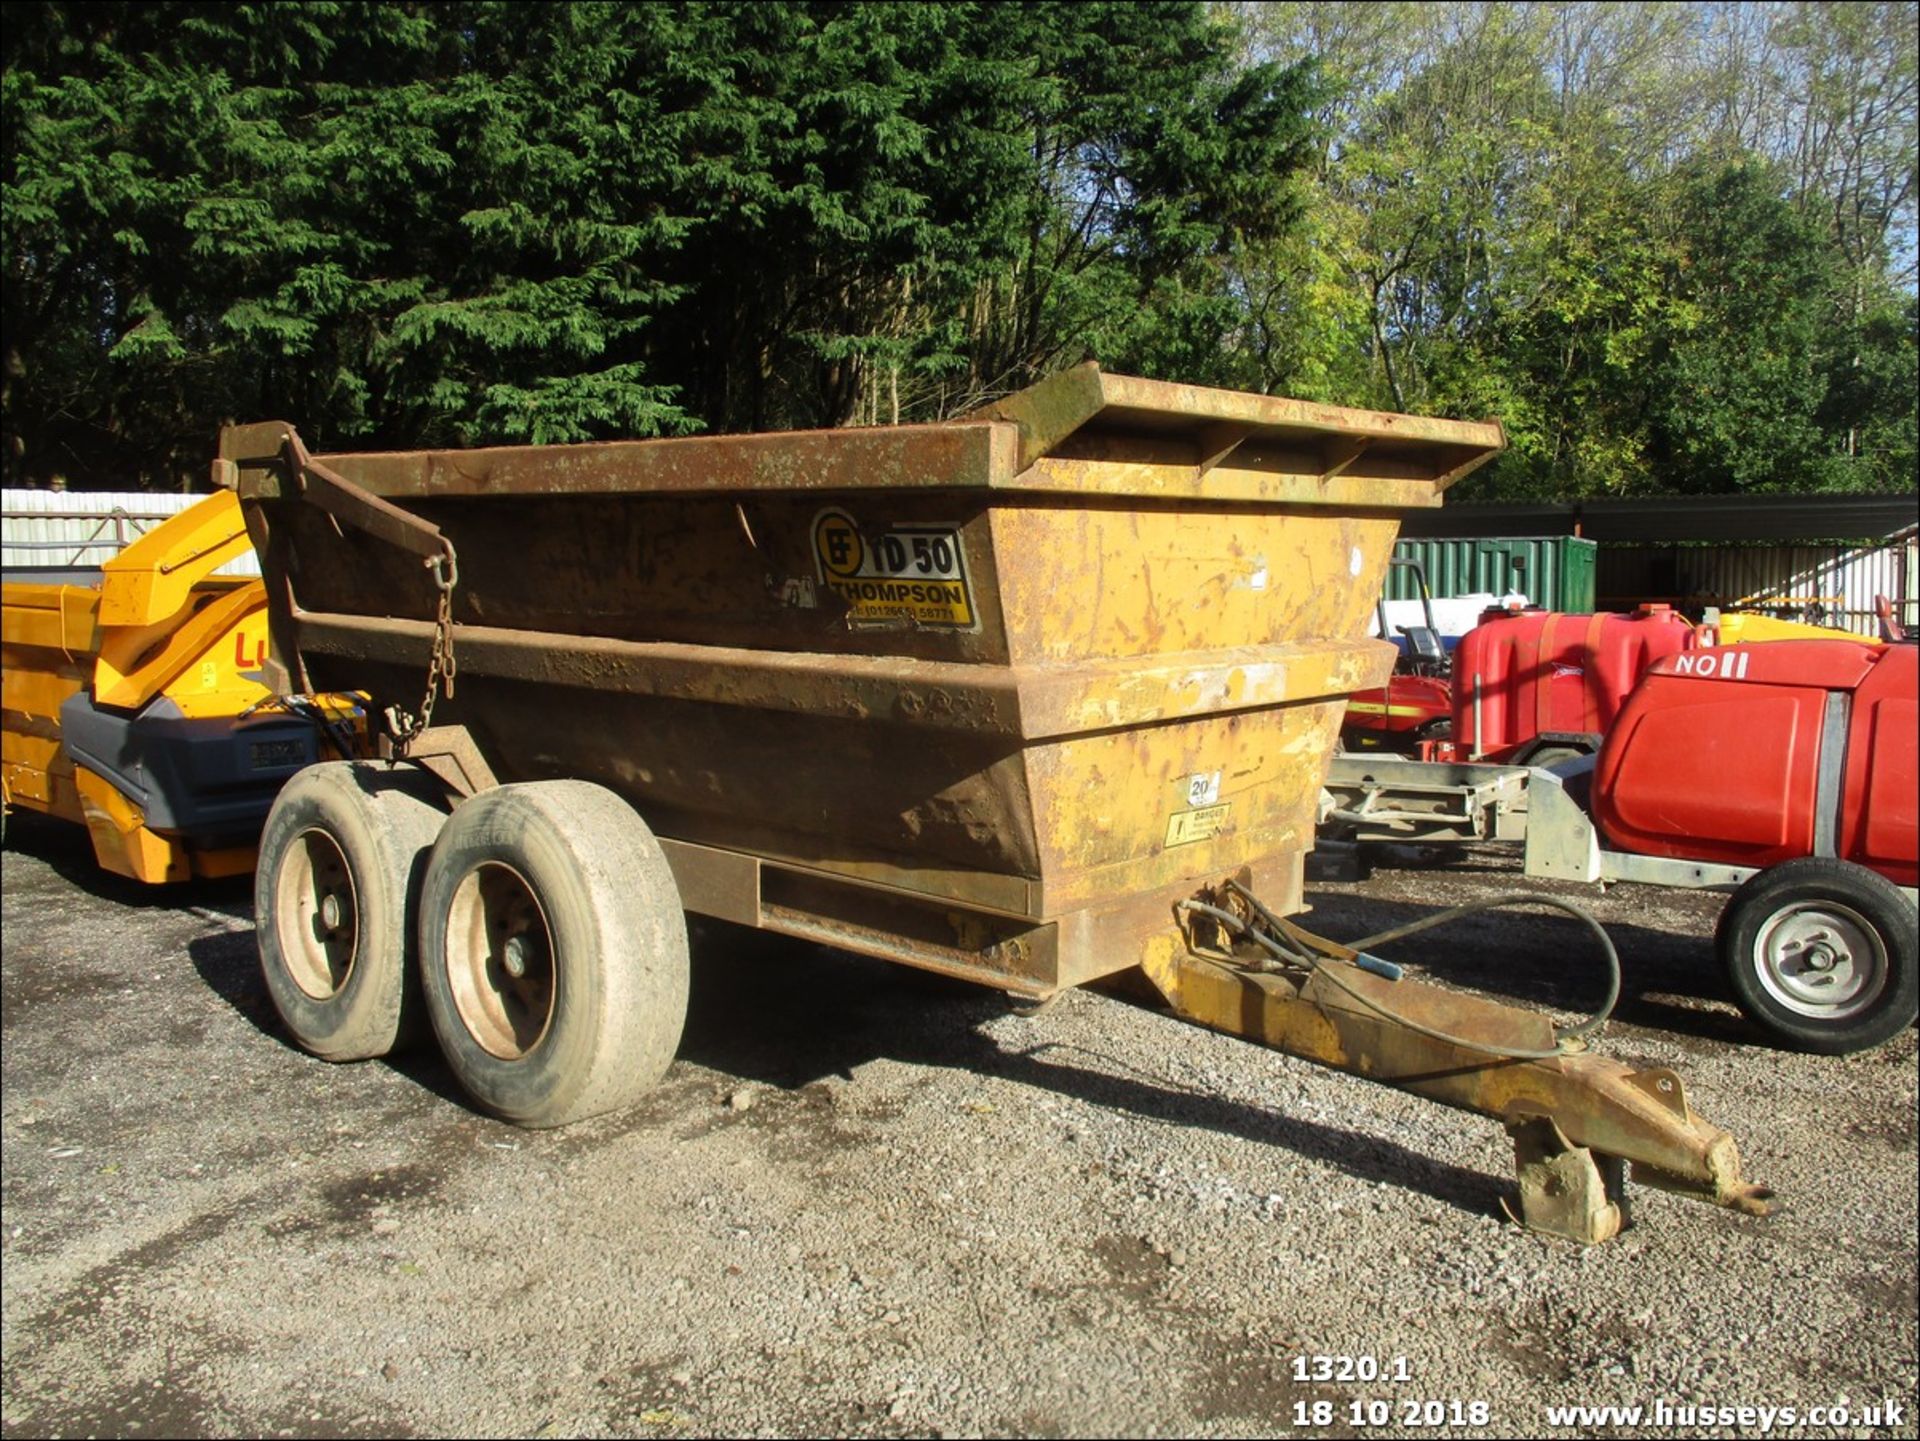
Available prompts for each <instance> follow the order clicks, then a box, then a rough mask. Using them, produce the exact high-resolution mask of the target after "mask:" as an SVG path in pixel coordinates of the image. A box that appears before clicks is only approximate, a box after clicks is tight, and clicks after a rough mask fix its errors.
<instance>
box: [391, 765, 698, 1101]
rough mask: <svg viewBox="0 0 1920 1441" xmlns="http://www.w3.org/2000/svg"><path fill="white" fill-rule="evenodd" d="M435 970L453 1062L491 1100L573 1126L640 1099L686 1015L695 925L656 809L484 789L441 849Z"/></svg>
mask: <svg viewBox="0 0 1920 1441" xmlns="http://www.w3.org/2000/svg"><path fill="white" fill-rule="evenodd" d="M420 925H421V931H420V956H421V967H420V978H421V988H422V990H423V991H424V993H425V995H426V1002H427V1014H428V1015H429V1016H431V1017H432V1020H433V1029H434V1033H435V1034H436V1035H437V1036H438V1037H439V1040H440V1047H441V1050H442V1051H443V1052H445V1054H446V1057H447V1063H448V1064H449V1065H450V1066H451V1067H452V1068H453V1073H454V1075H455V1076H457V1077H458V1078H459V1080H460V1084H461V1085H463V1086H464V1087H466V1089H467V1091H468V1092H469V1093H470V1094H471V1095H472V1096H473V1098H474V1099H475V1100H476V1101H478V1102H479V1103H480V1105H481V1106H483V1107H484V1108H485V1109H487V1110H488V1111H491V1112H492V1113H493V1114H495V1115H497V1116H499V1117H501V1118H502V1119H503V1120H507V1121H512V1122H514V1123H515V1124H516V1125H521V1126H562V1125H566V1124H567V1123H568V1122H570V1121H578V1120H582V1119H584V1118H585V1117H588V1116H593V1115H598V1114H599V1113H601V1112H603V1111H611V1110H617V1109H619V1108H620V1107H622V1106H626V1105H630V1104H631V1103H632V1102H634V1101H636V1100H638V1099H639V1098H640V1096H641V1095H642V1094H644V1093H645V1092H646V1091H647V1090H648V1088H650V1087H651V1086H652V1085H653V1084H654V1083H655V1082H656V1081H658V1080H659V1079H660V1077H661V1076H662V1075H664V1074H665V1073H666V1070H667V1067H668V1066H669V1065H670V1064H672V1061H673V1055H674V1051H675V1050H676V1049H677V1048H678V1046H679V1044H680V1030H681V1026H682V1025H683V1024H684V1022H685V1020H686V1012H687V928H686V916H685V913H684V912H683V911H682V910H681V907H680V896H679V891H678V888H677V887H676V886H675V884H674V880H673V872H672V871H671V870H669V869H668V867H667V858H666V855H665V854H664V853H663V852H662V851H661V849H660V843H659V842H658V841H656V840H655V839H654V837H653V832H652V831H650V830H648V829H647V824H646V822H645V821H643V820H641V819H640V817H639V816H638V815H637V814H636V813H635V812H634V810H633V808H632V807H631V806H629V805H628V804H627V803H626V802H625V801H623V800H621V799H620V797H619V796H617V795H615V794H614V793H613V792H612V791H609V790H607V789H605V788H604V787H602V786H598V785H594V784H592V783H590V782H587V781H541V782H536V783H532V784H526V785H510V786H502V787H500V788H498V789H496V790H489V791H484V792H482V793H481V794H480V795H478V796H475V797H474V798H473V799H472V800H469V801H467V802H466V803H465V804H464V805H462V806H461V807H460V808H459V809H458V810H456V811H455V812H454V814H453V819H451V820H450V821H448V822H447V825H446V828H445V829H444V830H443V831H442V832H441V835H440V839H439V841H438V842H436V843H435V845H434V848H433V856H432V859H431V860H430V861H429V862H428V865H427V876H426V881H425V885H424V887H423V891H422V895H421V905H420Z"/></svg>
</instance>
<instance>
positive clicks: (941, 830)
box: [219, 366, 1761, 1239]
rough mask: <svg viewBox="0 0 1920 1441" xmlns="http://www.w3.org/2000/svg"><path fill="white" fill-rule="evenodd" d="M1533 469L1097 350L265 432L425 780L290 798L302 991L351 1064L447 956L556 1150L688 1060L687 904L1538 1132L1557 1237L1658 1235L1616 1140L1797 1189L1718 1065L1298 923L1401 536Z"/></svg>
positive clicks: (269, 839) (296, 979) (300, 686)
mask: <svg viewBox="0 0 1920 1441" xmlns="http://www.w3.org/2000/svg"><path fill="white" fill-rule="evenodd" d="M1503 443H1504V442H1503V436H1502V433H1501V431H1500V428H1499V427H1498V426H1497V425H1493V424H1479V423H1465V422H1458V421H1446V420H1432V419H1424V418H1420V417H1414V416H1405V415H1387V414H1380V413H1375V412H1368V411H1356V410H1345V409H1340V408H1337V407H1331V406H1322V405H1313V404H1307V403H1303V402H1300V401H1293V400H1285V399H1281V398H1278V397H1272V396H1261V395H1246V394H1239V393H1234V392H1226V391H1219V390H1208V389H1201V388H1197V387H1191V386H1184V385H1176V384H1169V383H1165V382H1156V381H1148V380H1140V379H1134V378H1131V377H1126V376H1116V375H1109V374H1105V373H1102V372H1101V371H1100V370H1098V369H1097V368H1094V367H1092V366H1086V367H1082V368H1080V369H1077V370H1073V371H1069V372H1067V373H1065V374H1062V375H1059V376H1056V377H1054V378H1052V379H1050V380H1047V381H1045V382H1042V383H1041V384H1039V385H1037V386H1034V387H1032V388H1031V389H1029V390H1026V391H1024V392H1021V393H1020V394H1017V395H1014V396H1012V397H1009V398H1008V399H1006V400H1005V401H1003V402H1001V403H999V404H997V405H995V406H993V407H992V408H991V409H989V410H987V411H985V412H982V413H980V414H978V415H975V416H971V417H968V418H965V419H962V420H957V421H953V422H948V423H943V424H936V425H918V426H897V427H886V428H874V429H854V430H840V431H823V432H799V433H792V434H774V435H749V436H722V437H696V438H691V439H683V440H658V441H639V442H624V443H610V444H591V445H576V446H553V447H545V448H536V447H510V448H500V449H489V450H475V451H430V452H415V453H408V454H343V455H330V456H325V457H316V456H314V455H311V454H309V453H308V452H307V450H306V449H305V447H304V446H303V445H302V444H301V442H300V440H299V437H298V435H297V434H296V433H295V431H294V429H293V428H292V427H291V426H289V425H287V424H284V423H281V422H268V423H263V424H256V425H248V426H241V427H234V428H231V429H229V430H228V431H227V432H226V433H225V435H224V436H223V439H222V452H221V457H222V458H221V461H220V463H219V471H220V473H221V475H222V477H223V479H224V481H225V482H226V483H229V484H233V485H235V486H236V487H237V489H238V491H239V494H240V496H241V500H242V503H243V505H244V507H245V510H246V514H247V519H248V523H249V525H250V527H251V528H252V532H253V536H254V540H255V544H256V548H257V549H258V550H259V552H260V554H261V557H262V566H263V573H264V575H265V578H266V585H267V594H268V605H269V610H270V614H271V617H272V627H273V649H274V654H275V656H276V657H277V659H278V661H279V662H280V663H281V664H282V665H284V666H285V667H286V669H287V672H288V675H287V679H286V681H285V683H284V684H285V686H286V688H288V689H291V690H295V691H302V692H306V691H313V690H317V689H326V688H331V687H339V686H343V685H349V684H350V685H353V686H355V687H356V688H363V689H366V690H367V691H369V692H370V693H371V694H372V696H373V697H374V705H375V707H377V708H378V709H379V710H380V711H381V712H382V713H384V714H385V716H386V718H387V723H388V731H389V733H388V736H387V751H388V754H389V755H390V757H391V758H392V759H391V761H390V762H389V763H386V764H384V765H383V764H380V763H373V762H369V763H362V764H359V765H350V766H339V767H329V766H319V767H315V768H314V769H312V770H310V771H308V772H306V773H304V774H303V775H302V776H301V777H299V778H297V779H296V780H295V781H294V782H293V783H292V784H291V785H290V786H289V787H288V788H287V790H286V791H284V792H283V793H282V795H281V798H280V800H279V802H278V803H277V804H276V806H275V809H274V813H273V816H272V817H271V818H270V819H269V821H268V824H267V828H266V831H265V833H264V835H263V838H262V843H261V860H260V868H259V871H258V873H257V879H256V889H255V896H256V904H257V910H258V922H259V925H258V929H259V937H260V945H261V952H262V959H263V968H264V971H265V975H266V979H267V984H268V987H269V990H270V991H271V992H272V994H273V997H274V1000H275V1002H276V1004H277V1005H278V1007H279V1009H280V1012H281V1015H282V1017H283V1018H284V1019H285V1020H286V1022H287V1025H288V1027H289V1029H290V1030H291V1031H292V1032H293V1034H294V1035H295V1036H296V1038H298V1039H299V1040H300V1041H301V1042H302V1043H303V1044H305V1045H307V1046H308V1047H309V1048H310V1049H312V1050H314V1051H315V1052H317V1053H318V1054H321V1055H324V1056H328V1057H331V1058H335V1059H348V1058H352V1057H356V1056H365V1055H371V1054H377V1053H378V1052H380V1051H381V1050H383V1049H385V1048H386V1047H388V1046H390V1045H391V1044H393V1042H394V1039H395V1038H396V1036H397V1035H398V1034H399V1031H400V1018H401V1014H402V1010H403V998H404V996H405V995H406V994H408V986H409V971H410V969H417V973H418V976H419V981H420V989H421V992H422V994H423V995H424V1002H425V1006H426V1009H427V1013H428V1015H429V1016H430V1017H431V1020H432V1022H433V1029H434V1032H435V1034H436V1035H437V1037H438V1039H439V1041H440V1044H441V1047H442V1049H443V1050H444V1052H445V1053H446V1055H447V1057H448V1060H449V1063H450V1064H451V1066H452V1068H453V1070H454V1073H455V1074H456V1075H457V1076H458V1077H459V1079H460V1080H461V1082H462V1084H463V1085H465V1086H466V1088H467V1089H468V1090H469V1091H470V1092H471V1093H472V1094H473V1095H474V1096H475V1098H476V1099H477V1100H478V1101H479V1102H480V1103H481V1104H482V1105H483V1106H485V1107H487V1108H488V1109H490V1110H492V1111H493V1112H495V1113H496V1114H499V1115H501V1116H504V1117H507V1118H509V1119H511V1120H514V1121H518V1122H521V1123H525V1124H531V1125H556V1124H560V1123H563V1122H566V1121H570V1120H573V1119H576V1118H578V1117H581V1116H586V1115H591V1114H593V1113H594V1112H596V1111H603V1110H606V1109H609V1108H611V1107H614V1106H618V1105H622V1104H625V1103H627V1102H628V1101H630V1100H632V1099H633V1098H634V1097H636V1096H637V1095H638V1094H639V1093H640V1092H641V1091H642V1090H644V1089H645V1088H646V1087H647V1086H648V1085H650V1084H651V1083H652V1082H653V1081H654V1080H656V1079H657V1078H658V1077H659V1075H660V1074H661V1072H662V1071H663V1070H664V1069H665V1067H666V1066H667V1064H668V1063H669V1062H670V1061H671V1059H672V1056H673V1052H674V1049H675V1047H676V1045H677V1043H678V1037H679V1033H680V1025H681V1018H682V1015H683V1013H684V1008H685V997H686V970H687V964H688V962H687V954H686V942H685V932H684V925H683V919H682V913H683V911H695V912H699V913H702V914H706V915H712V916H718V917H722V918H724V919H728V920H732V921H737V922H742V923H745V924H748V925H752V926H758V927H762V928H765V929H769V930H774V931H778V932H781V933H784V934H787V935H792V936H798V937H804V938H808V939H813V940H819V941H824V942H828V943H830V944H833V945H838V946H844V947H847V948H850V949H853V950H857V951H863V952H867V953H869V954H873V955H878V956H882V957H886V958H888V959H891V960H896V961H899V962H902V963H904V964H908V965H914V966H920V967H925V968H928V969H932V970H937V971H941V972H944V973H946V974H949V975H954V976H960V977H964V978H967V979H969V980H973V981H977V982H981V983H983V984H986V985H990V986H994V987H996V988H999V989H1002V990H1005V991H1008V992H1012V993H1014V994H1016V995H1019V996H1023V997H1028V998H1033V999H1036V1000H1038V999H1043V998H1045V997H1048V996H1050V995H1052V994H1054V993H1056V992H1058V991H1060V990H1062V989H1065V988H1068V987H1072V986H1077V985H1081V984H1084V983H1086V982H1088V981H1091V980H1095V979H1098V978H1100V977H1103V976H1108V975H1112V974H1114V973H1116V972H1122V971H1135V970H1137V971H1140V972H1143V973H1144V976H1145V978H1146V979H1147V980H1149V981H1151V983H1152V985H1153V986H1154V987H1156V988H1158V990H1159V992H1160V994H1161V995H1163V996H1164V997H1165V998H1166V1000H1167V1001H1168V1003H1169V1004H1170V1005H1172V1007H1173V1008H1174V1009H1175V1010H1176V1011H1177V1012H1178V1013H1179V1014H1181V1015H1182V1016H1185V1017H1187V1018H1188V1019H1191V1020H1194V1021H1197V1022H1199V1023H1201V1024H1205V1025H1208V1026H1213V1027H1217V1028H1219V1029H1222V1030H1227V1031H1231V1032H1233V1033H1235V1034H1239V1035H1243V1036H1246V1037H1249V1038H1250V1039H1255V1040H1259V1041H1262V1042H1264V1043H1267V1044H1270V1045H1275V1046H1279V1047H1282V1048H1284V1049H1287V1050H1290V1051H1294V1052H1296V1053H1299V1054H1302V1055H1307V1056H1310V1057H1312V1058H1313V1059H1316V1060H1319V1061H1322V1062H1324V1063H1326V1064H1330V1065H1336V1066H1340V1067H1343V1068H1345V1069H1349V1070H1353V1071H1356V1072H1359V1073H1361V1074H1365V1075H1369V1076H1372V1077H1374V1078H1375V1079H1380V1080H1386V1081H1390V1082H1393V1083H1395V1084H1399V1085H1403V1086H1406V1087H1408V1088H1409V1089H1412V1090H1415V1091H1418V1092H1419V1093H1421V1094H1424V1095H1429V1096H1432V1097H1433V1098H1434V1099H1436V1100H1441V1101H1444V1102H1447V1103H1449V1104H1454V1105H1459V1106H1465V1107H1469V1108H1473V1109H1477V1110H1483V1111H1487V1112H1490V1113H1492V1114H1494V1115H1497V1116H1499V1117H1500V1118H1501V1119H1502V1120H1504V1121H1505V1122H1506V1123H1507V1124H1508V1125H1509V1126H1511V1127H1513V1128H1514V1134H1515V1137H1516V1147H1517V1149H1518V1152H1519V1155H1520V1157H1521V1160H1522V1163H1523V1165H1522V1197H1523V1209H1524V1211H1525V1213H1526V1215H1527V1217H1528V1219H1529V1220H1530V1221H1531V1222H1532V1223H1533V1224H1536V1225H1541V1226H1543V1227H1546V1228H1548V1229H1555V1230H1560V1231H1564V1232H1566V1233H1567V1234H1574V1235H1579V1236H1581V1237H1583V1238H1584V1239H1598V1238H1599V1237H1600V1236H1602V1235H1604V1234H1609V1233H1610V1231H1611V1229H1613V1228H1615V1227H1617V1226H1618V1224H1619V1210H1618V1206H1617V1195H1616V1193H1617V1189H1618V1185H1617V1182H1618V1176H1617V1174H1616V1173H1617V1171H1618V1169H1619V1168H1618V1167H1617V1166H1615V1167H1613V1168H1612V1169H1611V1170H1609V1169H1608V1163H1607V1159H1606V1158H1616V1159H1620V1158H1624V1159H1631V1160H1632V1161H1633V1162H1634V1163H1635V1164H1636V1165H1637V1166H1638V1167H1639V1168H1641V1172H1642V1174H1643V1175H1644V1176H1646V1177H1647V1178H1648V1179H1654V1180H1658V1181H1659V1182H1661V1183H1662V1184H1666V1185H1670V1186H1673V1187H1676V1188H1679V1189H1683V1190H1688V1191H1691V1192H1694V1193H1697V1194H1700V1195H1704V1196H1706V1197H1708V1198H1709V1199H1712V1200H1715V1201H1718V1202H1720V1203H1721V1204H1725V1205H1730V1206H1740V1207H1744V1208H1747V1209H1756V1208H1758V1207H1759V1206H1760V1204H1761V1202H1760V1199H1759V1196H1758V1193H1757V1192H1755V1190H1754V1189H1753V1188H1751V1187H1748V1186H1747V1185H1746V1184H1745V1183H1744V1182H1743V1181H1742V1180H1741V1179H1740V1168H1739V1161H1738V1156H1737V1153H1736V1151H1735V1149H1734V1145H1733V1142H1732V1139H1731V1138H1730V1137H1728V1136H1727V1135H1726V1133H1724V1132H1722V1131H1720V1130H1718V1129H1716V1128H1714V1127H1711V1126H1709V1125H1707V1124H1706V1123H1705V1122H1703V1121H1701V1120H1699V1118H1698V1117H1696V1116H1694V1115H1693V1114H1692V1113H1691V1112H1690V1111H1689V1110H1688V1109H1687V1106H1686V1101H1685V1098H1684V1095H1683V1094H1682V1092H1681V1090H1680V1083H1679V1081H1678V1079H1677V1078H1676V1077H1673V1076H1672V1075H1671V1073H1668V1072H1661V1073H1658V1074H1653V1073H1634V1072H1631V1071H1629V1070H1628V1068H1626V1067H1624V1066H1619V1065H1615V1064H1612V1063H1608V1062H1603V1061H1600V1060H1598V1059H1596V1058H1594V1057H1592V1056H1589V1055H1585V1054H1581V1051H1582V1047H1583V1044H1584V1043H1583V1041H1582V1037H1583V1036H1584V1035H1586V1034H1588V1033H1590V1032H1591V1031H1592V1030H1593V1029H1595V1026H1594V1025H1592V1024H1590V1025H1588V1026H1585V1027H1574V1028H1566V1029H1563V1030H1562V1031H1558V1032H1556V1031H1555V1029H1554V1027H1552V1026H1551V1025H1550V1024H1549V1023H1548V1022H1547V1021H1546V1020H1545V1019H1544V1018H1540V1017H1535V1016H1531V1015H1525V1014H1522V1013H1519V1012H1515V1011H1512V1010H1509V1009H1507V1008H1504V1007H1500V1006H1496V1005H1490V1004H1488V1003H1484V1002H1479V1001H1475V1000H1471V999H1469V998H1466V997H1461V996H1458V995H1455V994H1451V993H1448V992H1443V991H1439V990H1436V989H1433V988H1431V987H1424V986H1421V985H1419V984H1418V983H1416V982H1414V981H1411V980H1405V979H1396V978H1392V977H1391V974H1390V973H1391V969H1392V968H1390V967H1384V966H1381V965H1380V964H1378V963H1375V962H1373V961H1371V960H1370V959H1369V958H1365V957H1358V958H1356V957H1355V956H1354V954H1353V953H1352V952H1351V951H1348V950H1345V949H1344V948H1342V947H1339V946H1335V945H1332V944H1330V943H1326V942H1322V941H1318V940H1316V939H1314V938H1312V937H1310V936H1308V935H1306V933H1304V932H1301V931H1299V930H1298V929H1297V928H1296V927H1293V926H1292V925H1291V924H1290V923H1289V922H1287V921H1286V920H1285V919H1284V916H1285V914H1286V913H1288V912H1294V911H1297V910H1299V909H1300V908H1301V903H1302V902H1301V862H1302V858H1303V857H1304V855H1305V853H1306V852H1307V850H1308V849H1309V848H1310V847H1311V846H1312V843H1313V825H1314V819H1315V808H1316V803H1317V801H1318V797H1319V794H1320V789H1321V784H1322V782H1323V780H1324V778H1325V774H1326V768H1327V763H1328V760H1329V758H1330V756H1331V754H1332V751H1333V745H1334V738H1335V736H1336V735H1337V733H1338V728H1339V724H1340V718H1341V712H1342V707H1343V705H1344V699H1345V697H1346V696H1347V695H1348V694H1350V693H1351V692H1353V691H1355V690H1359V689H1363V688H1366V687H1368V686H1375V685H1378V684H1380V682H1381V681H1382V680H1383V679H1384V678H1385V676H1386V673H1387V670H1388V667H1389V665H1390V663H1391V660H1392V649H1391V647H1390V646H1388V645H1387V644H1385V643H1384V642H1380V641H1374V640H1369V639H1368V638H1367V636H1366V622H1367V614H1368V611H1369V609H1370V608H1371V606H1372V604H1373V598H1374V596H1375V595H1377V594H1378V592H1379V588H1380V580H1381V574H1382V571H1383V570H1384V568H1385V566H1386V563H1387V558H1388V554H1389V552H1390V551H1391V549H1392V545H1393V540H1394V535H1395V531H1396V529H1397V513H1398V512H1399V511H1402V510H1404V509H1407V508H1409V507H1417V506H1428V505H1434V504H1437V503H1438V502H1439V497H1440V493H1441V491H1442V490H1443V489H1444V488H1445V487H1446V486H1447V485H1449V484H1450V483H1452V482H1453V481H1454V480H1455V479H1457V478H1458V477H1459V476H1461V475H1464V474H1466V473H1467V472H1468V471H1470V470H1472V469H1473V468H1474V467H1476V466H1478V465H1480V464H1481V463H1482V462H1484V461H1486V460H1487V459H1488V458H1490V457H1491V456H1492V455H1494V454H1495V453H1496V452H1497V451H1498V450H1499V449H1500V447H1501V446H1502V444H1503ZM456 675H457V685H456V682H455V677H456ZM449 812H450V814H449ZM422 856H424V857H425V858H426V859H425V862H424V867H423V866H422V864H421V861H420V858H421V857H422ZM416 877H418V881H417V889H416V888H415V886H416ZM1369 967H1371V969H1369Z"/></svg>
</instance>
